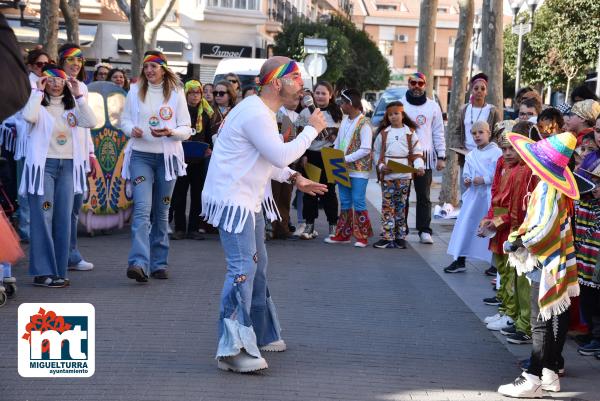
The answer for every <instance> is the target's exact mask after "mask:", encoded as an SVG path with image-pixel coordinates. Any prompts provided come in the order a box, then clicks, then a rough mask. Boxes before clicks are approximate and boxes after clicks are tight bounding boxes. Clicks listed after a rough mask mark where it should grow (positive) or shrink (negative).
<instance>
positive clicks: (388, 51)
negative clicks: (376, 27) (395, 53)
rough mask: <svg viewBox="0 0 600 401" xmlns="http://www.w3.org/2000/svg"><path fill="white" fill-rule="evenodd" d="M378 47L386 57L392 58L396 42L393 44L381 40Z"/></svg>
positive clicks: (389, 41)
mask: <svg viewBox="0 0 600 401" xmlns="http://www.w3.org/2000/svg"><path fill="white" fill-rule="evenodd" d="M378 47H379V51H380V52H381V54H383V55H384V56H391V55H392V50H393V48H394V42H392V41H391V40H380V41H379V46H378Z"/></svg>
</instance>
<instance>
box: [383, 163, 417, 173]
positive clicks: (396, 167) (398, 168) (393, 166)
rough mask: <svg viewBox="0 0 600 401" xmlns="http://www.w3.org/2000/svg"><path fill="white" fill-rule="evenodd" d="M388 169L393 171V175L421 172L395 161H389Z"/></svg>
mask: <svg viewBox="0 0 600 401" xmlns="http://www.w3.org/2000/svg"><path fill="white" fill-rule="evenodd" d="M387 167H388V168H389V169H390V170H392V173H394V174H398V173H417V172H418V171H419V170H417V169H416V168H412V167H410V166H407V165H406V164H402V163H398V162H396V161H394V160H388V162H387Z"/></svg>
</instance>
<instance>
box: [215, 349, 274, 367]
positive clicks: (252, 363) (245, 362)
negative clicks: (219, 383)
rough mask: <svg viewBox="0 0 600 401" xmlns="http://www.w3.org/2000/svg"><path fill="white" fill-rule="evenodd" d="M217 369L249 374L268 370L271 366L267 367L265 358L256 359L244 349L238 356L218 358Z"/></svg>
mask: <svg viewBox="0 0 600 401" xmlns="http://www.w3.org/2000/svg"><path fill="white" fill-rule="evenodd" d="M217 367H218V368H219V369H221V370H231V371H232V372H238V373H248V372H255V371H257V370H262V369H267V368H268V367H269V365H267V361H265V358H262V357H261V358H255V357H253V356H252V355H250V354H248V353H247V352H246V351H245V350H243V349H242V350H241V351H240V353H239V354H237V355H234V356H225V357H220V358H218V359H217Z"/></svg>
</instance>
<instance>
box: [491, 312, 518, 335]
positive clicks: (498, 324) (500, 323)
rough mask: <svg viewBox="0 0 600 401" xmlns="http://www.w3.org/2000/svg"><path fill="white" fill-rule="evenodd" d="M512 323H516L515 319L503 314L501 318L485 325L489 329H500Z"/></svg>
mask: <svg viewBox="0 0 600 401" xmlns="http://www.w3.org/2000/svg"><path fill="white" fill-rule="evenodd" d="M511 324H514V322H513V320H512V319H511V318H510V317H508V316H506V315H503V316H502V317H501V318H500V319H498V320H494V321H493V322H491V323H488V324H487V326H485V327H487V329H488V330H492V331H500V330H502V329H503V328H505V327H506V326H508V325H511Z"/></svg>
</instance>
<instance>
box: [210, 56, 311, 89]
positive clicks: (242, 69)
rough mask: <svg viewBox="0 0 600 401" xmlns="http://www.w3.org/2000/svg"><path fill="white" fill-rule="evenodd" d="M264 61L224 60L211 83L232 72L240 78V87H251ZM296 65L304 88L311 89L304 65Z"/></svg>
mask: <svg viewBox="0 0 600 401" xmlns="http://www.w3.org/2000/svg"><path fill="white" fill-rule="evenodd" d="M265 61H267V59H266V58H224V59H223V60H221V61H219V64H218V65H217V69H216V70H215V76H214V78H213V83H217V82H218V81H222V80H224V79H225V76H226V75H227V74H229V73H230V72H233V73H234V74H236V75H237V76H238V77H240V81H241V82H242V87H246V86H249V85H252V84H253V83H254V77H256V76H258V74H259V72H260V69H261V67H262V65H263V64H264V62H265ZM298 65H299V66H300V72H301V74H302V80H303V81H304V87H305V88H308V89H312V80H311V78H310V76H309V75H308V73H307V72H306V69H305V68H304V63H298Z"/></svg>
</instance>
